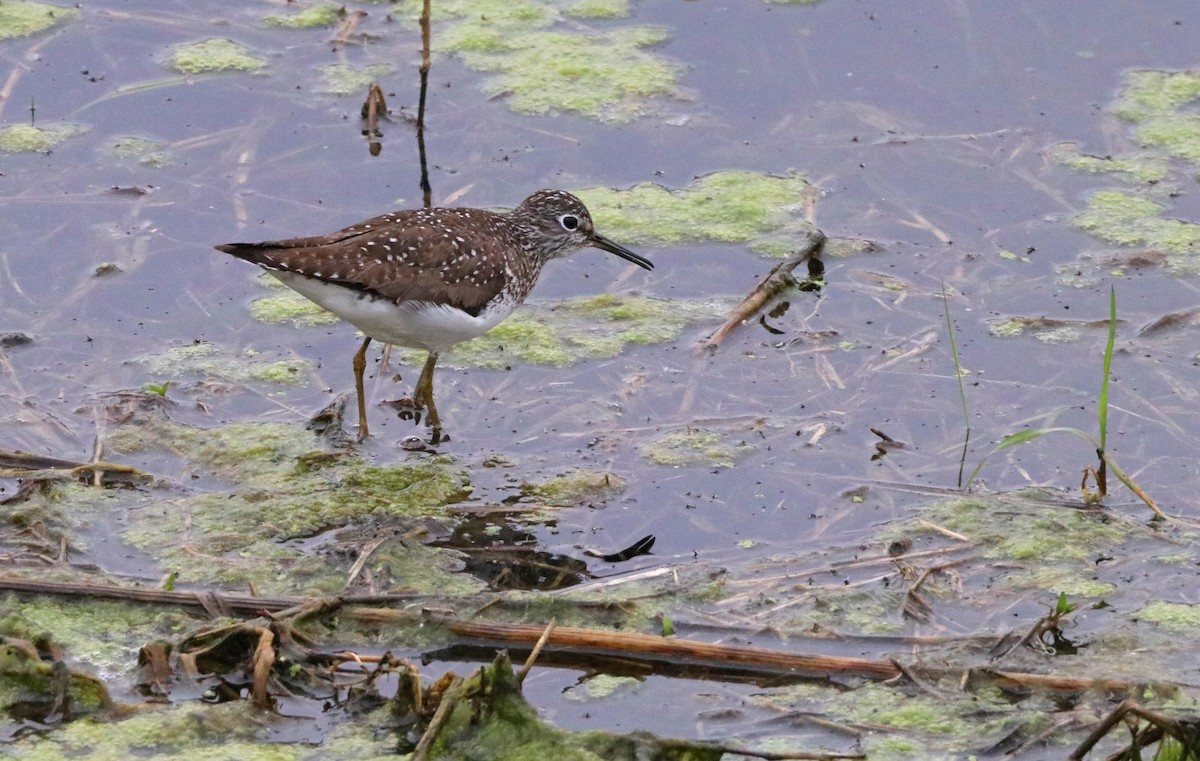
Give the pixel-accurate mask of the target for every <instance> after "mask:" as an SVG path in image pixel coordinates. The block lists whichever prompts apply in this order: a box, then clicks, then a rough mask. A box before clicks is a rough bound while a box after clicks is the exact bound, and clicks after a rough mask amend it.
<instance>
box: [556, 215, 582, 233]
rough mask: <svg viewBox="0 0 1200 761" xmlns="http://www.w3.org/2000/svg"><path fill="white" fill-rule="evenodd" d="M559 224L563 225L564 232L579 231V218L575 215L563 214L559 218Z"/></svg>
mask: <svg viewBox="0 0 1200 761" xmlns="http://www.w3.org/2000/svg"><path fill="white" fill-rule="evenodd" d="M558 223H559V224H560V225H562V228H563V229H564V230H567V231H569V232H575V231H576V230H578V229H579V217H577V216H575V215H574V214H563V215H562V216H560V217H559V218H558Z"/></svg>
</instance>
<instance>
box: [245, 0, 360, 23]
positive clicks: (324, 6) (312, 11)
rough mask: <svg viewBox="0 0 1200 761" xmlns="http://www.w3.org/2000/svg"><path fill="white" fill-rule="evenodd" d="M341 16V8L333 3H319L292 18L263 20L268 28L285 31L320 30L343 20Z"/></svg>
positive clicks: (268, 18)
mask: <svg viewBox="0 0 1200 761" xmlns="http://www.w3.org/2000/svg"><path fill="white" fill-rule="evenodd" d="M341 15H342V11H341V9H340V8H339V6H337V5H334V4H333V3H318V4H317V5H310V6H309V7H307V8H305V9H303V10H301V11H300V12H299V13H293V14H291V15H290V16H279V15H270V16H267V17H266V18H264V19H263V23H265V24H266V25H267V26H278V27H283V28H285V29H319V28H321V27H326V26H333V25H334V24H336V23H337V22H338V19H340V18H341Z"/></svg>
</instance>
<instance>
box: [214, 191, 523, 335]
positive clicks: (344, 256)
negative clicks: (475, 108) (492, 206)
mask: <svg viewBox="0 0 1200 761" xmlns="http://www.w3.org/2000/svg"><path fill="white" fill-rule="evenodd" d="M497 222H499V224H497ZM447 223H449V225H447ZM511 237H512V236H511V233H510V232H509V230H508V228H507V227H506V226H505V225H504V224H503V220H502V218H500V217H499V215H496V214H493V213H491V212H487V211H481V210H478V209H423V210H417V211H399V212H392V213H389V214H383V215H380V216H378V217H374V218H373V219H368V220H366V221H364V222H360V223H358V224H355V225H351V226H350V227H347V228H345V229H343V230H339V231H337V232H335V233H330V234H329V235H321V236H314V237H309V238H292V239H289V240H279V241H264V242H262V243H249V244H247V243H234V244H229V245H225V246H217V248H218V249H219V250H221V251H224V252H225V253H228V254H232V255H233V256H236V257H238V258H241V259H245V260H246V261H250V262H253V263H255V264H257V265H259V266H261V267H264V268H266V269H272V270H280V271H285V272H295V273H297V274H300V275H304V276H306V277H310V278H313V279H316V280H322V281H324V282H327V283H331V284H336V285H341V286H344V287H347V288H352V289H355V290H360V291H365V292H369V293H371V294H373V295H375V296H378V297H380V298H384V299H388V300H390V301H397V302H399V301H432V302H437V303H442V304H446V305H450V306H455V307H458V308H459V309H462V310H463V311H465V312H467V313H468V314H472V315H478V314H479V313H480V312H481V311H482V310H483V308H484V307H485V306H486V305H487V303H488V302H489V301H491V300H492V299H493V298H494V297H496V296H497V295H498V294H500V293H501V291H503V290H504V288H505V286H506V283H507V280H508V277H509V272H508V268H507V267H506V257H504V256H502V255H496V254H495V252H496V251H498V250H500V249H501V248H502V249H505V250H507V249H508V248H509V247H515V248H519V242H517V241H515V240H512V239H511ZM489 252H492V255H488V254H489Z"/></svg>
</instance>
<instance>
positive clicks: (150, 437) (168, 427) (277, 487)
mask: <svg viewBox="0 0 1200 761" xmlns="http://www.w3.org/2000/svg"><path fill="white" fill-rule="evenodd" d="M109 447H110V449H111V450H112V451H114V452H134V451H141V450H159V449H167V450H168V451H172V452H175V453H177V454H178V455H179V456H180V457H182V458H183V459H184V460H185V462H186V465H187V468H188V469H190V470H193V471H195V472H201V473H206V474H208V475H209V476H210V477H212V478H214V479H216V480H218V481H220V482H224V483H227V484H230V485H231V487H230V488H229V489H222V490H218V491H212V492H204V493H196V494H190V495H187V496H184V497H179V496H177V495H173V497H172V498H164V499H155V500H151V501H149V502H147V503H144V504H142V505H140V506H139V507H137V508H136V509H134V510H132V511H131V512H130V517H129V524H128V528H127V530H126V532H125V535H124V537H125V540H126V541H128V542H129V543H130V544H132V545H134V546H136V547H139V548H141V549H143V550H145V551H146V552H149V553H151V554H152V555H154V556H155V557H157V558H159V559H160V561H161V562H162V563H163V564H164V567H165V568H167V569H169V570H175V571H178V572H179V573H180V579H181V581H183V582H184V583H213V582H220V583H223V584H244V583H248V582H253V583H255V584H256V585H259V586H260V588H262V589H263V590H264V591H268V590H270V591H269V592H268V593H271V594H276V593H278V594H297V593H302V594H328V593H330V592H333V591H337V589H340V587H341V585H342V584H344V583H345V578H344V573H345V568H344V567H343V563H342V562H341V560H334V561H333V562H331V561H330V559H329V558H326V557H323V556H314V555H311V554H309V553H307V552H305V551H304V550H302V548H300V547H294V546H291V545H289V544H286V542H287V541H288V540H291V539H295V538H299V537H309V536H314V535H317V534H320V533H322V532H325V531H328V530H331V529H339V528H341V527H345V526H348V525H349V524H352V523H363V522H372V521H373V522H380V523H383V524H388V525H395V526H398V527H401V529H402V528H403V526H404V525H406V524H407V523H409V522H412V521H415V520H418V519H422V518H425V517H428V516H439V515H441V514H442V513H443V511H442V509H441V508H443V507H444V506H446V505H449V504H453V503H455V502H459V501H461V500H463V499H465V498H466V497H467V496H468V495H469V494H470V490H471V489H470V485H469V480H468V477H467V474H466V472H465V471H464V470H463V469H461V468H460V467H458V466H457V465H455V464H454V462H453V460H451V459H450V458H448V457H439V456H433V457H427V458H424V459H419V460H414V461H411V462H405V463H401V464H397V465H392V466H387V467H381V466H373V465H369V464H367V463H365V462H364V461H363V460H362V459H361V458H359V457H357V456H356V455H352V454H349V453H344V452H339V451H335V450H329V449H326V448H325V447H324V446H322V445H321V444H320V443H319V440H318V439H316V438H315V437H314V436H313V435H312V433H310V432H309V431H307V430H305V428H304V426H303V425H301V424H283V423H243V424H232V425H226V426H221V427H219V428H213V429H200V428H192V427H189V426H184V425H179V424H175V423H170V422H166V421H155V422H153V423H147V424H144V425H141V426H137V427H136V428H133V427H130V428H123V429H120V430H119V431H117V432H116V433H115V434H114V435H113V436H112V437H111V440H110V443H109ZM394 533H395V534H396V536H397V539H396V541H397V542H400V539H399V536H400V534H402V533H403V530H399V531H395V532H394ZM380 557H384V555H383V554H381V555H380ZM390 562H391V565H392V566H396V565H397V564H398V562H399V561H398V560H396V559H395V558H394V557H393V560H392V561H390ZM417 565H419V566H421V567H422V568H423V569H424V576H425V577H431V576H432V575H433V574H434V573H435V572H439V567H438V564H437V563H434V562H432V560H431V559H430V558H428V557H425V558H424V559H423V560H422V561H421V563H418V564H417ZM444 565H445V566H446V568H445V569H444V570H445V571H448V570H450V569H449V565H451V564H450V563H446V564H444ZM409 570H411V568H410V569H409ZM448 575H449V574H448V573H445V574H444V575H442V576H439V577H438V578H437V579H436V580H433V579H431V580H430V583H429V585H428V586H429V588H430V590H431V591H432V590H436V589H438V588H446V587H447V586H451V587H452V586H453V584H451V583H450V582H448V581H447V576H448ZM409 581H410V582H411V581H412V580H411V579H410V580H409Z"/></svg>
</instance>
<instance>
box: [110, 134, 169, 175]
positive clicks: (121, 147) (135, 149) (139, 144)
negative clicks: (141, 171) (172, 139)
mask: <svg viewBox="0 0 1200 761" xmlns="http://www.w3.org/2000/svg"><path fill="white" fill-rule="evenodd" d="M166 147H167V146H166V143H163V142H162V141H161V140H151V139H149V138H145V137H136V136H133V135H127V136H123V137H118V138H117V139H116V140H114V141H113V142H112V143H111V144H109V146H108V148H107V149H106V150H105V153H106V154H107V155H108V156H110V157H112V158H115V159H118V160H120V161H134V162H137V163H138V164H141V165H142V166H145V167H150V168H151V169H161V168H163V167H165V166H167V165H169V164H170V163H171V162H170V159H169V158H168V157H167V150H166Z"/></svg>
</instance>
